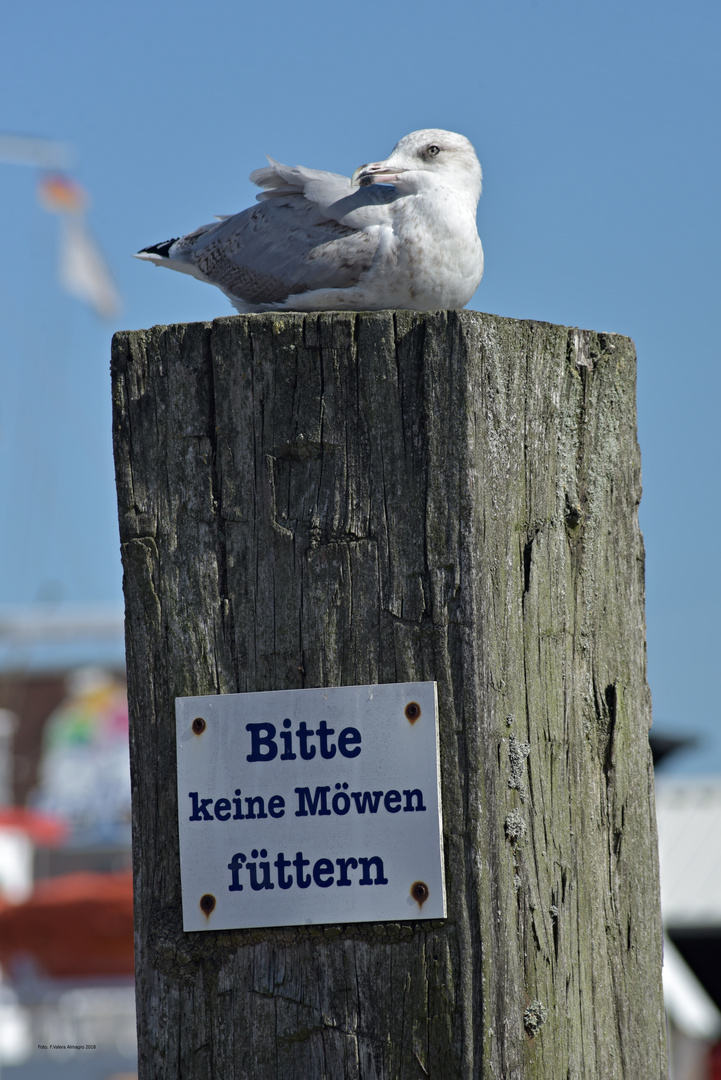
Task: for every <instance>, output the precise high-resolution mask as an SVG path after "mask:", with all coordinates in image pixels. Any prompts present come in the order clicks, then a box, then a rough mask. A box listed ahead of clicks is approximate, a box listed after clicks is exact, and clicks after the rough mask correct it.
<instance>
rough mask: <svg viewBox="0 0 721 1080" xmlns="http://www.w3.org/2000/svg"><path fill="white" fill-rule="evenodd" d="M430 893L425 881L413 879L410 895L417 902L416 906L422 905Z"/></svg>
mask: <svg viewBox="0 0 721 1080" xmlns="http://www.w3.org/2000/svg"><path fill="white" fill-rule="evenodd" d="M429 895H430V889H429V888H428V886H427V885H426V883H425V881H414V882H413V884H412V885H411V896H412V897H413V899H414V900H415V902H416V903H417V904H418V907H423V905H424V904H425V902H426V900H427V899H428V897H429Z"/></svg>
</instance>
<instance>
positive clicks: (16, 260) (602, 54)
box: [0, 0, 721, 1080]
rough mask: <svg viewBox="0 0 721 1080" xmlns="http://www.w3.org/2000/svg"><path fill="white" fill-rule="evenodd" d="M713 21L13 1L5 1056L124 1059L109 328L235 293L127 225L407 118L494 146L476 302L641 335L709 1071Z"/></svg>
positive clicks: (5, 133) (687, 996)
mask: <svg viewBox="0 0 721 1080" xmlns="http://www.w3.org/2000/svg"><path fill="white" fill-rule="evenodd" d="M720 30H721V9H720V8H719V6H718V5H717V4H715V3H712V2H711V0H686V2H685V3H683V4H682V3H681V2H680V0H677V2H671V0H655V2H653V3H651V0H632V2H630V3H629V2H628V0H623V2H621V0H607V2H606V3H605V4H603V5H601V4H578V3H576V2H571V0H543V2H542V0H480V2H479V0H446V2H445V3H444V4H443V5H440V4H432V3H429V2H426V0H416V2H414V3H412V4H411V3H410V2H407V0H398V2H394V3H390V4H388V3H379V2H378V0H369V2H367V3H365V4H364V5H362V6H360V7H359V6H358V5H343V4H338V3H330V2H329V0H309V2H308V3H306V4H304V5H291V4H289V3H287V0H281V2H280V3H279V4H276V5H274V6H273V8H272V9H270V8H268V7H267V6H266V7H263V6H261V5H257V6H251V5H249V4H246V3H238V2H235V3H231V2H230V0H205V2H204V3H203V4H202V5H201V4H197V3H192V2H190V0H176V2H175V3H174V4H173V5H172V6H171V5H170V4H165V3H155V4H148V3H141V2H140V0H126V2H125V3H124V4H123V5H121V6H120V7H119V6H117V5H110V6H107V5H98V4H96V3H91V2H90V0H75V2H74V3H72V4H70V5H57V4H51V3H49V2H48V0H27V2H26V3H24V4H22V5H21V4H16V5H12V6H11V7H7V6H6V8H5V10H4V13H3V40H4V41H5V46H4V49H3V63H2V66H1V67H0V196H1V197H2V211H0V221H1V222H2V231H1V234H0V235H1V236H2V259H1V261H0V519H1V520H0V803H2V808H1V809H0V964H1V965H2V980H3V981H2V983H1V984H0V1072H1V1073H2V1077H3V1078H8V1077H9V1078H11V1080H13V1078H14V1080H35V1078H37V1077H43V1078H45V1077H57V1078H58V1080H63V1078H64V1077H71V1076H72V1077H73V1080H83V1078H93V1080H94V1078H97V1080H104V1078H108V1077H111V1076H112V1077H115V1078H116V1080H118V1078H120V1077H124V1078H126V1077H129V1076H133V1075H134V1073H135V1070H136V1067H137V1066H136V1063H135V1062H136V1059H135V1048H134V1034H133V993H132V910H131V892H130V876H129V873H128V867H129V826H128V821H129V780H128V762H127V706H126V703H125V697H124V681H123V672H124V666H123V640H122V592H121V570H120V559H119V552H118V535H117V523H116V512H115V492H114V481H113V468H112V459H111V418H110V382H109V371H108V366H109V353H110V337H111V334H112V332H113V331H114V330H116V329H120V328H124V329H125V328H130V329H135V328H139V327H145V326H150V325H153V324H155V323H171V322H188V321H196V320H207V319H211V318H213V317H215V316H218V315H227V314H232V308H231V307H230V305H229V303H228V302H227V301H226V300H225V298H224V297H223V295H222V294H221V293H220V292H219V291H218V290H216V289H213V288H210V287H207V286H204V285H202V284H201V283H199V282H197V281H194V280H192V279H191V278H188V277H185V276H182V275H179V274H172V273H170V272H167V271H165V270H156V269H154V268H152V267H150V266H148V265H147V264H142V263H140V262H137V261H134V260H132V259H131V258H130V255H131V254H132V253H133V252H135V251H137V250H138V249H139V248H141V247H143V246H145V245H147V244H150V243H154V242H158V241H161V240H165V239H168V238H170V237H174V236H177V235H179V234H181V233H183V232H187V231H189V230H191V229H192V228H194V227H196V226H198V225H200V224H203V223H205V222H207V221H210V220H211V219H212V217H213V215H214V214H222V213H232V212H235V211H237V210H240V209H242V208H244V207H245V206H248V205H249V204H250V202H251V201H252V200H253V198H254V195H255V193H256V189H254V188H253V187H252V185H250V183H249V182H248V180H247V176H248V173H249V172H250V171H251V170H252V169H254V168H256V167H258V166H260V165H262V164H264V161H265V159H264V156H263V155H264V154H265V153H269V154H271V155H272V156H274V157H276V158H277V159H279V160H280V161H283V162H286V163H288V164H305V165H309V166H312V167H315V168H323V169H329V170H331V171H334V172H341V173H345V174H348V175H349V174H350V173H351V172H352V171H353V170H354V169H355V168H356V166H358V165H359V164H361V163H363V162H365V161H369V160H377V159H379V158H382V157H385V156H386V155H387V154H388V153H389V152H390V150H391V148H392V146H393V145H394V143H395V142H396V141H397V140H398V139H399V138H401V137H402V136H403V135H405V134H407V133H408V132H410V131H413V130H415V129H417V128H421V127H443V128H449V129H451V130H455V131H459V132H462V133H463V134H465V135H467V136H468V137H469V138H470V139H471V141H472V142H473V143H474V145H475V147H476V149H477V151H478V155H479V157H480V159H481V162H482V165H483V170H484V178H485V181H484V194H483V198H482V200H481V205H480V210H479V228H480V233H481V236H482V239H483V243H484V248H485V252H486V267H487V269H486V274H485V277H484V279H483V281H482V283H481V286H480V288H479V290H478V292H477V294H476V295H475V297H474V298H473V300H472V301H471V304H470V305H469V306H470V307H471V308H474V309H478V310H483V311H488V312H493V313H495V314H500V315H507V316H513V317H517V318H530V319H540V320H545V321H549V322H554V323H562V324H566V325H572V326H580V327H584V328H590V329H594V330H603V331H616V332H619V333H623V334H628V335H630V336H631V337H632V338H633V339H634V341H635V343H636V347H637V350H638V410H639V438H640V443H641V450H642V456H643V480H644V497H643V502H642V504H641V523H642V528H643V531H644V535H645V541H646V553H647V562H646V581H647V632H648V665H649V681H650V685H651V689H652V692H653V699H654V715H655V721H654V728H653V731H652V740H653V749H654V754H655V758H656V761H657V769H658V772H657V781H658V784H657V786H658V800H659V802H658V809H659V830H660V837H661V860H662V879H663V906H664V918H665V922H666V928H667V933H668V942H669V944H668V947H667V953H666V957H667V959H666V965H665V974H664V978H665V984H666V996H667V1004H668V1012H669V1024H670V1030H671V1035H672V1046H673V1070H674V1072H673V1076H674V1078H675V1080H701V1078H707V1077H708V1078H710V1077H712V1076H713V1077H716V1078H718V1077H721V1052H720V1051H719V1050H718V1041H719V1039H721V1014H719V1007H721V975H720V974H719V973H721V841H720V840H719V837H720V836H721V830H720V829H719V825H721V782H720V780H719V777H720V775H721V729H720V728H719V724H718V715H719V706H718V694H717V689H716V681H717V673H718V670H719V663H718V659H717V657H718V653H719V638H720V627H719V610H720V605H719V575H717V574H716V573H715V571H714V570H713V566H712V565H711V563H710V562H709V561H707V559H708V560H710V558H711V555H712V554H713V552H714V549H715V545H714V544H712V539H713V537H714V536H715V535H716V534H717V532H718V531H719V526H720V525H721V521H720V520H719V519H720V514H721V511H720V508H719V497H718V496H719V490H718V482H717V457H718V455H717V442H718V421H717V412H718V402H719V390H720V389H721V387H720V385H719V362H718V361H719V345H718V331H717V325H716V322H717V319H716V315H715V314H714V312H715V310H716V307H715V305H716V303H717V302H718V296H719V284H720V278H721V273H720V270H719V258H718V248H719V231H720V230H719V200H718V195H717V188H718V179H717V178H718V174H719V167H720V166H721V148H720V144H719V139H718V101H719V92H720V90H721V85H720V84H721V73H720V69H719V64H718V55H717V53H718V41H719V31H720ZM704 551H705V552H706V554H704ZM69 1043H77V1044H78V1045H79V1044H81V1043H87V1044H90V1045H95V1046H96V1049H95V1050H87V1051H86V1050H83V1051H80V1050H77V1051H63V1052H61V1051H51V1050H50V1049H48V1050H38V1049H37V1046H38V1044H41V1045H48V1047H49V1046H50V1045H51V1044H69Z"/></svg>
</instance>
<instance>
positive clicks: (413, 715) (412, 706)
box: [406, 701, 421, 724]
mask: <svg viewBox="0 0 721 1080" xmlns="http://www.w3.org/2000/svg"><path fill="white" fill-rule="evenodd" d="M420 715H421V707H420V705H419V704H418V702H417V701H409V702H408V704H407V705H406V716H407V717H408V719H409V720H410V722H411V723H412V724H415V722H416V720H417V719H418V717H419V716H420Z"/></svg>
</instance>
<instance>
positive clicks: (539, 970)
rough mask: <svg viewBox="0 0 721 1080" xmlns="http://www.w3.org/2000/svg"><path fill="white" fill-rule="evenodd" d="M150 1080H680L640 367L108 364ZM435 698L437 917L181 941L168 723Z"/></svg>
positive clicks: (415, 353)
mask: <svg viewBox="0 0 721 1080" xmlns="http://www.w3.org/2000/svg"><path fill="white" fill-rule="evenodd" d="M113 391H114V403H115V413H114V430H115V453H116V468H117V481H118V501H119V512H120V528H121V540H122V550H123V562H124V568H125V595H126V604H127V645H128V675H129V686H130V701H131V717H132V723H131V739H132V772H133V800H134V821H133V828H134V865H135V880H136V887H135V890H136V891H135V904H136V927H137V934H136V947H137V971H138V977H137V993H138V998H137V1003H138V1022H139V1040H140V1077H141V1080H163V1078H170V1077H173V1078H178V1077H179V1078H182V1080H208V1078H218V1080H220V1078H221V1077H222V1078H223V1080H231V1078H236V1080H241V1078H242V1080H271V1078H273V1080H276V1078H279V1080H320V1078H327V1080H351V1078H359V1080H423V1078H424V1077H431V1078H432V1080H455V1078H464V1080H470V1078H484V1080H490V1078H492V1077H493V1078H498V1080H501V1078H502V1080H531V1078H534V1080H566V1078H568V1080H580V1078H591V1077H593V1078H596V1080H614V1078H617V1077H618V1078H621V1077H623V1078H624V1080H656V1078H662V1077H665V1076H666V1065H665V1024H664V1013H663V1002H662V993H661V979H660V968H661V926H660V918H659V900H658V874H657V861H656V831H655V811H654V802H653V776H652V771H651V761H650V754H649V747H648V739H647V730H648V726H649V723H650V699H649V693H648V689H647V685H646V678H645V643H644V583H643V546H642V540H641V535H640V532H639V528H638V522H637V512H636V511H637V504H638V502H639V499H640V460H639V451H638V446H637V442H636V426H635V356H634V350H633V345H632V343H631V342H630V341H629V340H628V339H626V338H623V337H619V336H616V335H611V334H595V333H590V332H585V331H578V330H569V329H567V328H564V327H559V326H551V325H548V324H543V323H532V322H519V321H515V320H511V319H502V318H496V317H493V316H489V315H484V314H480V313H476V312H468V311H462V312H439V313H434V314H431V315H417V314H414V313H409V312H399V313H394V312H378V313H373V314H359V315H356V314H324V315H319V316H317V315H305V316H303V315H292V314H291V315H282V316H279V315H270V314H269V315H250V316H238V317H234V318H227V319H218V320H217V321H215V322H214V323H212V325H211V324H195V325H185V326H170V327H155V328H153V329H152V330H148V331H137V332H133V333H121V334H118V335H117V336H116V338H115V342H114V353H113ZM414 680H417V681H420V680H436V681H437V684H438V699H439V710H440V712H439V715H440V753H441V775H442V794H443V814H444V836H445V860H446V888H447V898H448V917H447V919H445V920H436V921H433V922H430V921H426V922H409V923H405V924H404V923H377V924H372V923H371V924H368V923H360V924H353V925H343V926H325V927H305V926H291V927H287V928H280V929H270V930H269V929H265V930H231V931H220V932H208V933H192V934H191V933H184V932H183V930H182V921H181V910H180V879H179V865H178V807H177V797H176V787H175V775H176V751H175V720H174V699H175V698H176V697H177V696H189V695H200V694H216V693H217V694H223V693H228V692H232V693H235V692H243V691H251V690H253V691H256V690H279V689H289V688H296V687H303V686H306V687H313V686H339V685H354V684H369V683H388V682H403V681H414Z"/></svg>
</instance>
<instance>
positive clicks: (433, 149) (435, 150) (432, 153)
mask: <svg viewBox="0 0 721 1080" xmlns="http://www.w3.org/2000/svg"><path fill="white" fill-rule="evenodd" d="M440 152H441V148H440V146H429V147H428V149H427V150H426V153H427V154H428V157H436V156H437V155H438V154H440Z"/></svg>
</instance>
